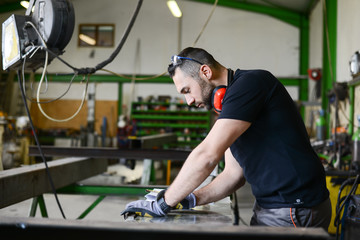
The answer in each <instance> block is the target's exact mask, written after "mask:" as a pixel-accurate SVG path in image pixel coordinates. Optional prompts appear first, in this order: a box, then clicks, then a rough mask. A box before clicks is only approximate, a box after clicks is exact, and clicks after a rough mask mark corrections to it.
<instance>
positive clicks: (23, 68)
mask: <svg viewBox="0 0 360 240" xmlns="http://www.w3.org/2000/svg"><path fill="white" fill-rule="evenodd" d="M25 62H26V56H25V57H24V62H23V65H22V82H23V89H24V94H25V97H26V99H27V100H29V101H30V102H32V103H40V104H43V103H51V102H55V101H57V100H60V99H61V98H62V97H63V96H65V95H66V94H67V93H68V92H69V90H70V87H71V85H72V83H73V81H74V79H75V77H76V76H77V75H76V74H74V76H73V77H72V78H71V80H70V83H69V86H68V87H67V89H66V90H65V92H64V93H63V94H61V95H60V96H59V97H57V98H54V99H50V100H48V101H41V102H38V101H35V100H32V99H31V98H29V97H28V96H27V95H26V90H25Z"/></svg>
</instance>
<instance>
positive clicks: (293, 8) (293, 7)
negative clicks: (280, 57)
mask: <svg viewBox="0 0 360 240" xmlns="http://www.w3.org/2000/svg"><path fill="white" fill-rule="evenodd" d="M192 1H195V2H204V3H211V4H212V3H214V0H192ZM318 1H319V0H290V1H289V0H219V2H218V5H219V6H227V7H232V8H242V7H246V6H248V7H256V6H261V7H267V8H273V9H277V10H282V11H290V12H294V13H298V14H305V15H306V14H308V13H309V12H310V11H311V9H312V8H313V6H314V5H315V4H316V3H317V2H318ZM21 8H22V7H21V6H20V0H1V2H0V13H2V12H11V11H14V10H18V9H21Z"/></svg>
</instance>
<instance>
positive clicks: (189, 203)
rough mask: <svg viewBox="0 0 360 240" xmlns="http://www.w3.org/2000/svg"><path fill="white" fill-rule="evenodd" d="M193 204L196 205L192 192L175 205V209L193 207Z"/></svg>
mask: <svg viewBox="0 0 360 240" xmlns="http://www.w3.org/2000/svg"><path fill="white" fill-rule="evenodd" d="M195 206H196V197H195V195H194V194H193V193H190V194H189V195H187V196H186V197H185V198H184V199H183V200H182V201H181V202H179V203H178V204H177V205H176V206H175V209H191V208H194V207H195Z"/></svg>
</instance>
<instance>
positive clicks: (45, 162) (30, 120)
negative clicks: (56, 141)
mask: <svg viewBox="0 0 360 240" xmlns="http://www.w3.org/2000/svg"><path fill="white" fill-rule="evenodd" d="M17 76H18V83H19V86H20V91H21V96H22V100H23V102H24V105H25V109H26V114H27V115H28V117H29V122H30V126H31V130H32V132H33V134H34V138H35V142H36V145H37V147H38V149H39V153H40V155H41V158H42V160H43V162H44V164H45V171H46V175H47V177H48V179H49V183H50V186H51V189H52V192H53V193H54V196H55V200H56V203H57V205H58V206H59V209H60V212H61V215H62V217H63V218H64V219H66V217H65V214H64V211H63V209H62V207H61V204H60V201H59V199H58V196H57V193H56V189H55V186H54V182H53V179H52V177H51V175H50V171H49V167H48V164H47V161H46V159H45V156H44V153H43V151H42V148H41V145H40V142H39V139H38V137H37V134H36V131H35V127H34V124H33V121H32V119H31V115H30V111H29V108H28V105H27V102H26V97H25V93H24V88H23V86H22V84H21V73H20V70H18V71H17Z"/></svg>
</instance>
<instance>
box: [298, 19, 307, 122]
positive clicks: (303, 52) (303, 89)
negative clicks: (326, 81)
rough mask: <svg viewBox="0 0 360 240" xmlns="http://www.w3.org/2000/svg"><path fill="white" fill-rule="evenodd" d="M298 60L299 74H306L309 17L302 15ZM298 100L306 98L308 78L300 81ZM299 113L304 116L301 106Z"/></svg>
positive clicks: (305, 99)
mask: <svg viewBox="0 0 360 240" xmlns="http://www.w3.org/2000/svg"><path fill="white" fill-rule="evenodd" d="M299 29H300V60H299V63H300V64H299V74H300V75H307V70H308V68H309V17H308V16H304V15H302V16H301V17H300V26H299ZM299 87H300V94H299V100H300V101H307V100H308V95H309V93H308V79H304V80H301V81H300V86H299ZM301 115H302V116H303V119H304V118H305V109H304V107H301Z"/></svg>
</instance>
